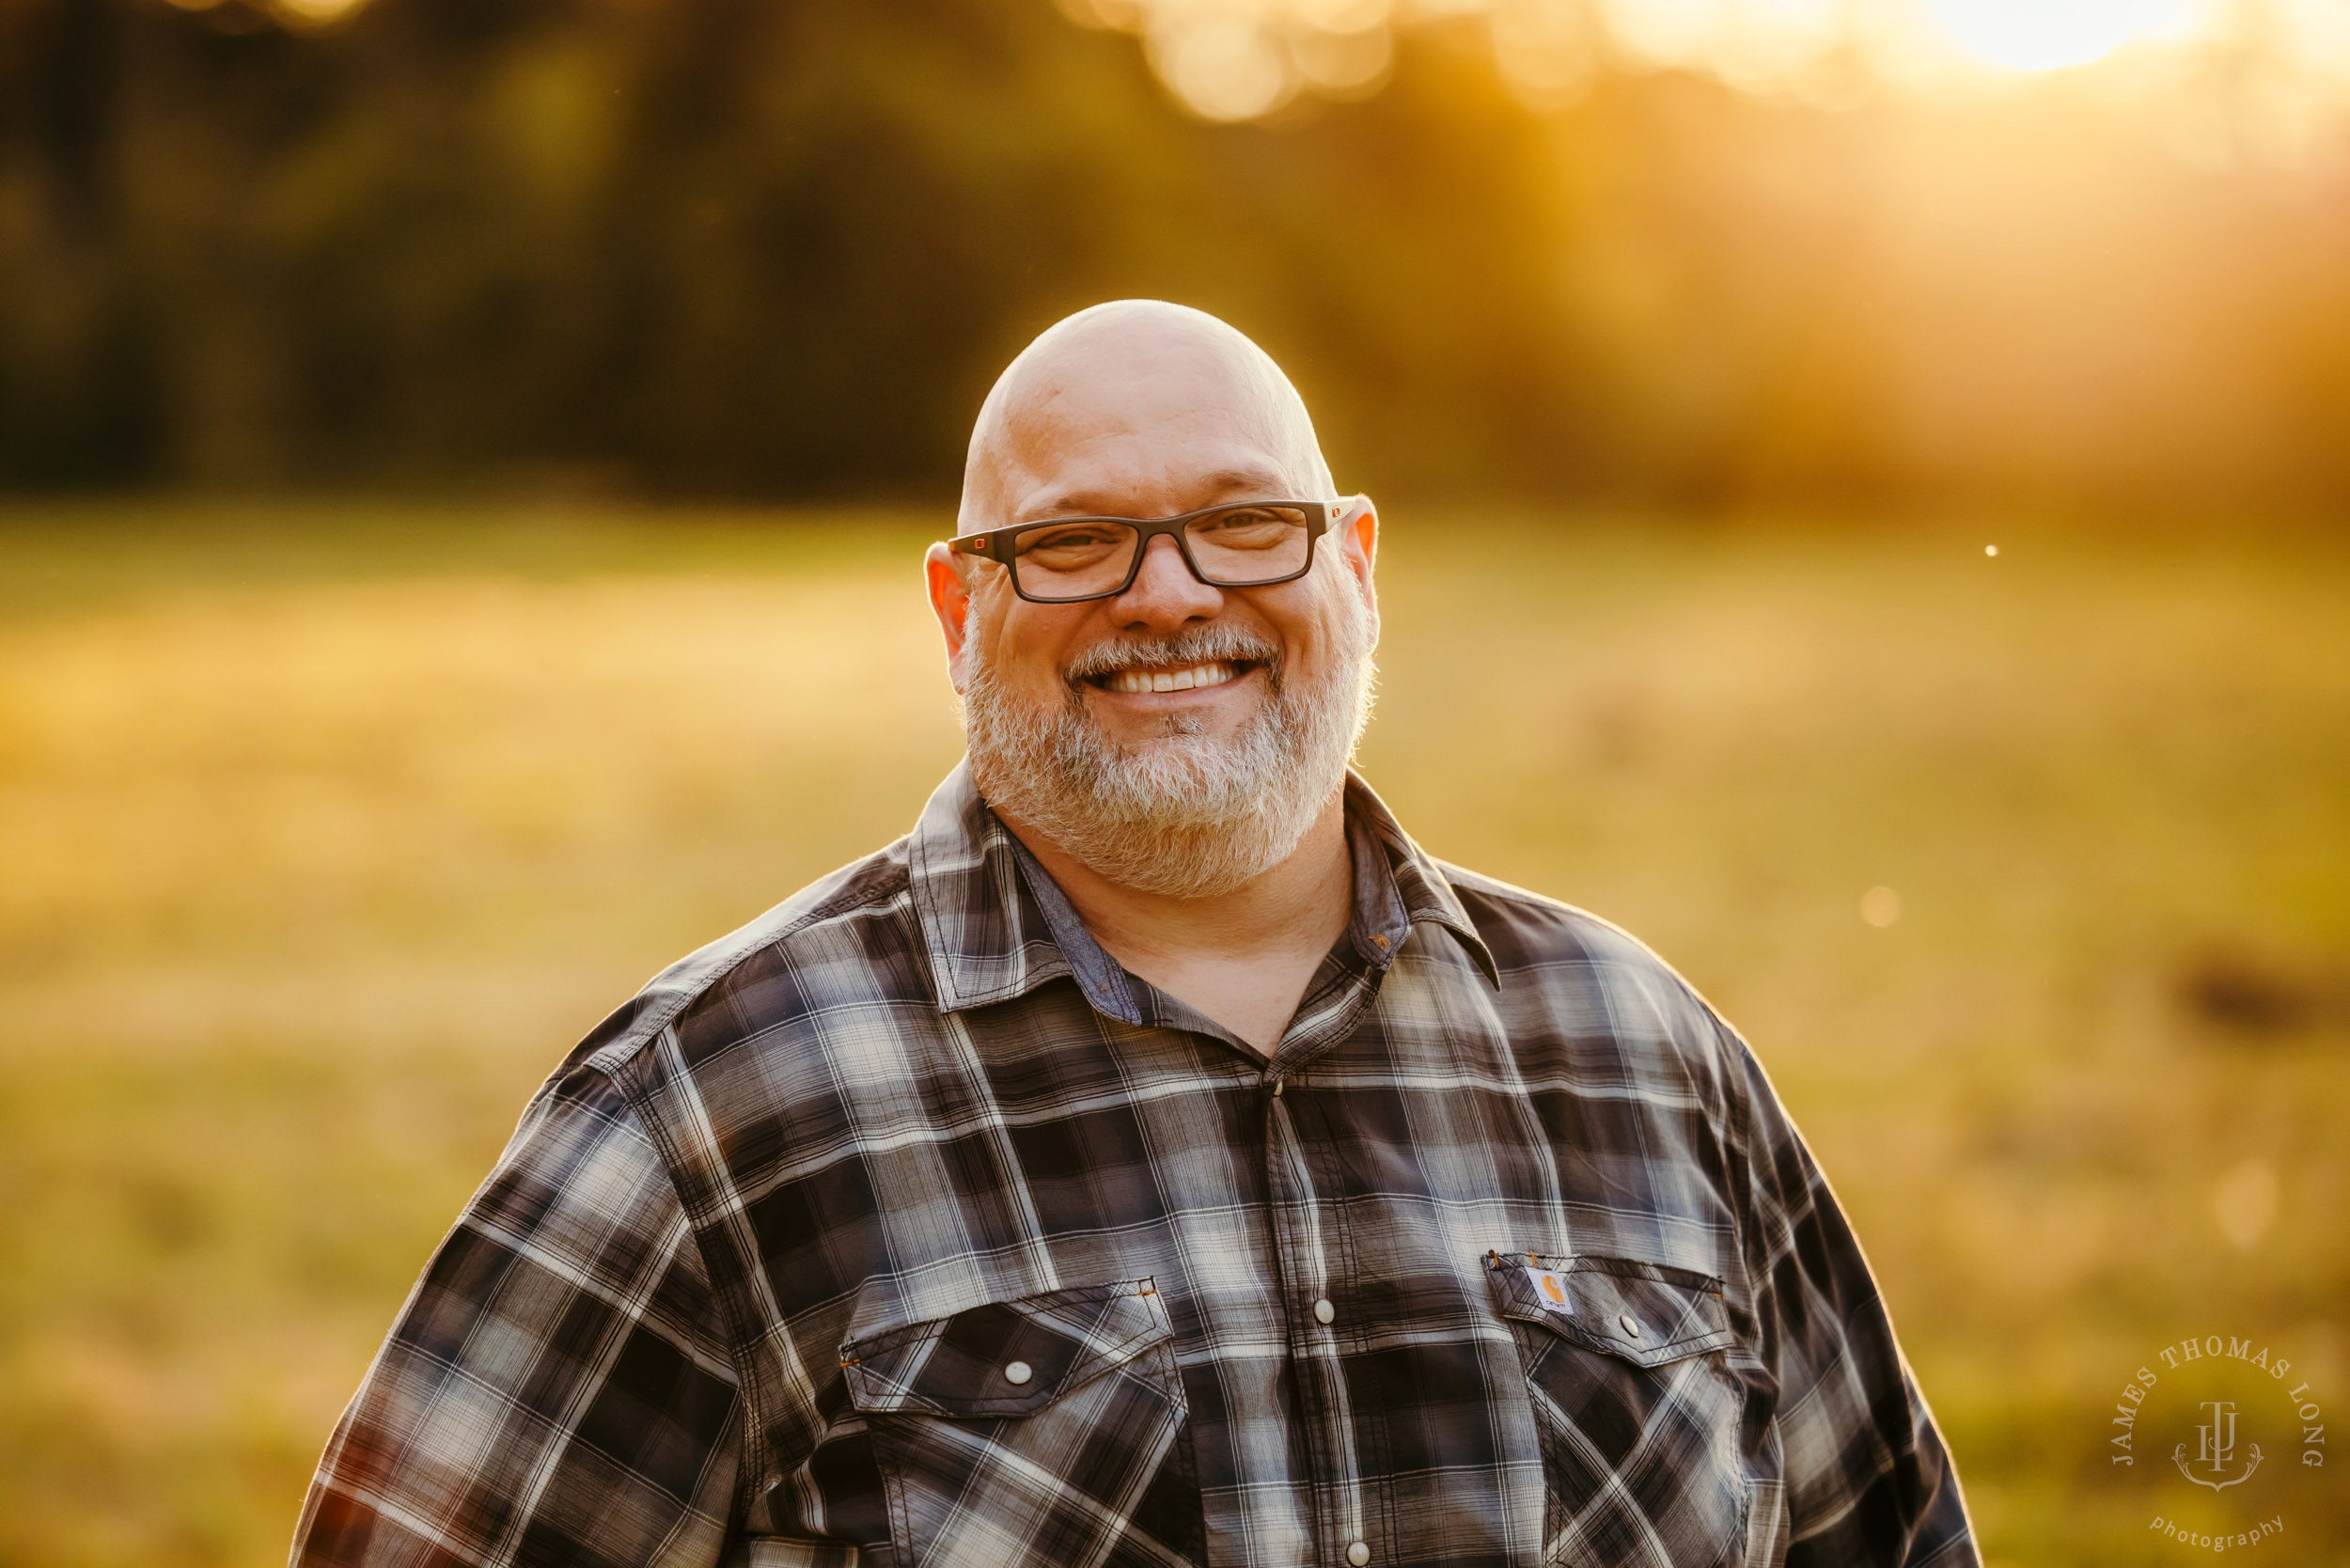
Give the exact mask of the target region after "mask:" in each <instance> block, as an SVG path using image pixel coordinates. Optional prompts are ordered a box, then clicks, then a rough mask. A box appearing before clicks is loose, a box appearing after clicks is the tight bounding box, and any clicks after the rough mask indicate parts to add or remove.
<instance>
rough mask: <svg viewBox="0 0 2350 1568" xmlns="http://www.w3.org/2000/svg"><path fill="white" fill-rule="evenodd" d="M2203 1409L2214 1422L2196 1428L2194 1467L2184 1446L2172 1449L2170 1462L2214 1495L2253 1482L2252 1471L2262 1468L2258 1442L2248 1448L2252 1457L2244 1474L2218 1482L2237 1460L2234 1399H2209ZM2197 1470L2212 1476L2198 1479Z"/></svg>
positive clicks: (2187, 1477)
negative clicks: (2229, 1463) (2231, 1462)
mask: <svg viewBox="0 0 2350 1568" xmlns="http://www.w3.org/2000/svg"><path fill="white" fill-rule="evenodd" d="M2203 1409H2204V1411H2205V1412H2207V1413H2208V1414H2209V1416H2210V1417H2211V1419H2209V1420H2207V1421H2205V1422H2203V1423H2202V1424H2201V1426H2198V1427H2197V1428H2196V1429H2195V1434H2196V1438H2197V1442H2196V1449H2195V1461H2194V1464H2193V1465H2192V1466H2190V1465H2189V1464H2188V1463H2187V1457H2186V1444H2185V1443H2181V1444H2180V1445H2179V1446H2178V1447H2177V1448H2175V1449H2172V1450H2170V1459H2171V1462H2172V1463H2173V1464H2175V1465H2177V1466H2178V1467H2179V1474H2181V1475H2183V1476H2185V1477H2186V1479H2187V1480H2189V1481H2191V1482H2194V1483H2195V1484H2196V1485H2198V1486H2208V1487H2210V1488H2211V1489H2212V1490H2213V1491H2215V1492H2224V1491H2226V1490H2227V1489H2228V1488H2229V1487H2231V1486H2240V1485H2242V1484H2243V1483H2244V1482H2248V1481H2249V1480H2251V1479H2252V1472H2253V1471H2254V1470H2257V1469H2259V1468H2260V1467H2261V1446H2260V1445H2259V1444H2258V1443H2252V1444H2248V1445H2247V1447H2246V1452H2247V1453H2248V1455H2249V1456H2250V1457H2249V1458H2248V1459H2247V1460H2246V1462H2245V1466H2244V1473H2243V1474H2241V1475H2237V1476H2232V1477H2229V1478H2228V1479H2227V1480H2224V1481H2223V1480H2220V1479H2218V1478H2219V1477H2220V1476H2222V1475H2223V1474H2225V1473H2226V1471H2227V1468H2228V1462H2229V1461H2230V1460H2232V1459H2233V1458H2234V1457H2235V1403H2234V1402H2233V1401H2232V1400H2224V1399H2207V1400H2205V1401H2204V1402H2203ZM2197 1468H2207V1469H2209V1470H2210V1471H2211V1474H2210V1475H2209V1476H2199V1475H2197V1474H2196V1473H2195V1471H2196V1469H2197Z"/></svg>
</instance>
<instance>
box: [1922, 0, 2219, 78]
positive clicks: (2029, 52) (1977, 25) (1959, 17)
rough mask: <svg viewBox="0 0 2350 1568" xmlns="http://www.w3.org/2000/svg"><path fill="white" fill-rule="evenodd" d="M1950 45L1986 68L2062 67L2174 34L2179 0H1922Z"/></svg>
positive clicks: (2182, 20)
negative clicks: (2137, 42)
mask: <svg viewBox="0 0 2350 1568" xmlns="http://www.w3.org/2000/svg"><path fill="white" fill-rule="evenodd" d="M1926 9H1927V11H1928V12H1929V13H1930V14H1931V16H1932V18H1933V20H1934V22H1935V24H1936V25H1937V26H1938V27H1939V28H1940V30H1941V31H1942V32H1943V33H1944V34H1945V35H1946V36H1947V37H1948V39H1949V40H1950V42H1951V44H1952V45H1953V46H1954V47H1955V48H1957V49H1958V50H1959V51H1961V52H1962V53H1964V54H1966V55H1969V56H1971V57H1973V58H1974V59H1977V60H1979V61H1982V63H1983V64H1986V65H1994V66H2002V67H2005V68H2006V69H2008V70H2010V71H2061V70H2063V69H2065V68H2066V67H2068V66H2083V65H2089V64H2092V63H2093V62H2095V61H2097V60H2102V59H2104V58H2105V57H2106V56H2107V55H2110V54H2112V53H2113V52H2114V51H2115V50H2117V49H2120V48H2121V47H2122V46H2123V44H2126V43H2130V42H2133V41H2135V40H2137V39H2142V38H2154V37H2166V36H2173V37H2174V36H2176V35H2177V34H2178V33H2179V32H2180V31H2181V30H2182V29H2183V28H2184V27H2185V26H2186V24H2187V22H2188V20H2189V19H2188V17H2187V15H2186V5H2185V4H2183V3H2182V0H1926Z"/></svg>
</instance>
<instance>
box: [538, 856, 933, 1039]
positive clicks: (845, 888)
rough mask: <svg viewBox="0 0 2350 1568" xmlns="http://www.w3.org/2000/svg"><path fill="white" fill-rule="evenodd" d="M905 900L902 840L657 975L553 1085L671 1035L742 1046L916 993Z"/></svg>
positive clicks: (918, 973)
mask: <svg viewBox="0 0 2350 1568" xmlns="http://www.w3.org/2000/svg"><path fill="white" fill-rule="evenodd" d="M906 891H907V869H906V841H905V840H904V839H899V840H898V841H897V842H896V843H893V844H891V845H889V846H888V847H887V848H885V849H882V850H879V851H876V852H875V853H874V854H872V855H867V856H866V857H865V858H864V859H862V860H857V861H854V862H852V863H850V864H849V865H846V866H843V867H841V868H840V869H839V870H837V871H834V872H832V873H831V874H830V875H828V876H824V877H820V878H818V879H817V880H816V881H814V882H812V883H810V884H808V885H807V886H806V887H803V888H801V889H800V890H799V891H798V892H796V893H794V894H792V895H791V897H790V898H788V899H786V900H784V901H783V902H781V903H779V904H776V906H775V907H774V908H773V909H770V910H768V911H767V912H766V913H765V914H763V915H761V916H760V917H758V918H757V919H755V920H752V921H750V922H749V923H747V924H745V925H744V926H742V927H740V928H738V929H737V930H735V931H732V932H729V933H728V934H726V935H725V936H722V937H720V938H718V940H716V941H715V942H712V943H710V944H708V945H707V946H705V947H703V948H700V949H697V950H696V951H694V952H692V953H689V954H687V955H686V956H685V957H683V958H682V959H680V960H678V961H677V962H676V963H675V964H670V965H669V966H668V967H667V968H666V969H664V970H662V971H661V972H660V973H659V974H657V975H655V976H654V977H653V978H652V979H651V980H649V981H647V982H646V984H645V987H644V989H643V990H641V991H639V992H637V994H636V995H635V996H632V997H630V998H629V999H628V1000H627V1001H626V1002H624V1003H622V1004H621V1005H620V1006H619V1008H617V1009H615V1010H614V1011H612V1012H611V1013H610V1014H609V1015H608V1016H606V1017H605V1018H604V1020H603V1022H602V1023H601V1024H599V1025H597V1026H596V1027H595V1028H594V1029H592V1030H590V1031H589V1032H588V1035H587V1038H586V1039H585V1040H583V1041H581V1042H580V1043H579V1044H578V1045H577V1046H575V1047H574V1048H573V1049H572V1053H571V1055H570V1057H569V1058H566V1060H565V1062H564V1065H563V1068H562V1069H559V1070H558V1071H557V1073H556V1078H557V1079H558V1080H559V1079H561V1078H562V1077H563V1076H564V1075H565V1074H566V1073H569V1072H572V1071H574V1070H581V1069H584V1070H587V1071H589V1072H593V1073H595V1074H601V1075H603V1076H605V1077H615V1076H619V1075H620V1074H623V1073H624V1071H625V1070H626V1069H627V1068H628V1067H629V1065H630V1064H631V1063H632V1062H633V1061H634V1060H635V1058H637V1057H638V1056H640V1055H641V1054H642V1053H643V1052H644V1050H645V1048H646V1047H647V1046H648V1045H649V1044H650V1043H652V1042H653V1041H655V1040H657V1039H658V1038H660V1036H661V1035H662V1034H663V1033H664V1032H665V1031H666V1030H669V1029H671V1028H673V1027H674V1028H676V1029H677V1030H678V1031H679V1033H680V1034H681V1036H700V1037H707V1036H708V1035H709V1034H711V1033H712V1032H713V1030H716V1031H722V1032H724V1033H726V1034H727V1035H729V1036H730V1037H734V1038H740V1037H741V1036H743V1035H744V1034H749V1033H755V1032H758V1031H759V1030H760V1028H762V1027H768V1026H770V1025H771V1024H773V1023H775V1022H780V1021H782V1020H784V1019H787V1018H789V1017H791V1015H793V1014H795V1013H801V1012H805V1011H811V1010H815V1009H821V1008H825V1007H838V1006H854V1005H855V1004H856V1003H857V1002H859V1001H861V1000H865V999H867V998H869V997H870V996H875V995H876V994H881V993H889V992H894V991H901V990H909V989H911V990H915V991H921V988H922V987H923V986H924V985H925V983H926V982H925V980H924V978H923V977H924V973H925V971H924V969H923V966H922V964H920V963H919V962H917V955H915V954H914V953H913V952H912V946H913V944H912V940H911V937H910V934H909V932H908V926H907V921H908V919H909V918H910V917H909V915H908V912H907V911H906V909H905V907H904V906H905V896H906ZM922 994H923V995H925V996H926V995H927V992H923V993H922Z"/></svg>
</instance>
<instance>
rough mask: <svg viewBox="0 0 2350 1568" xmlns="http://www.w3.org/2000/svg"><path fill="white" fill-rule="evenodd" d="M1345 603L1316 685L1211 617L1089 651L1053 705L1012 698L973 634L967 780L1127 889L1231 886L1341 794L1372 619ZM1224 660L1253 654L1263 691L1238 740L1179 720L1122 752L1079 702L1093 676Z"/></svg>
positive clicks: (1364, 714)
mask: <svg viewBox="0 0 2350 1568" xmlns="http://www.w3.org/2000/svg"><path fill="white" fill-rule="evenodd" d="M1349 587H1351V585H1349ZM1348 604H1349V605H1350V607H1351V608H1352V609H1353V610H1354V612H1355V613H1354V614H1352V615H1351V616H1350V617H1349V624H1348V627H1347V643H1348V646H1347V647H1346V649H1345V650H1344V652H1343V658H1342V661H1341V663H1340V666H1339V667H1338V668H1337V669H1335V670H1333V671H1332V672H1331V675H1330V678H1329V679H1328V680H1327V681H1324V682H1321V683H1320V684H1319V686H1318V687H1315V688H1305V687H1302V686H1300V685H1299V684H1298V683H1296V682H1291V681H1287V680H1285V679H1284V674H1285V672H1284V670H1283V668H1282V666H1281V661H1280V651H1279V650H1278V649H1277V648H1275V647H1274V646H1272V645H1271V644H1269V643H1267V642H1265V641H1263V640H1262V639H1261V638H1259V637H1257V636H1254V635H1250V634H1248V633H1246V632H1242V631H1239V630H1238V629H1236V628H1232V627H1229V626H1220V625H1208V626H1201V627H1197V628H1194V629H1192V630H1189V631H1185V632H1180V633H1177V634H1176V635H1173V636H1169V637H1149V638H1141V639H1137V640H1135V641H1131V642H1117V643H1110V644H1105V645H1103V646H1100V647H1097V648H1093V649H1089V650H1088V651H1086V652H1085V653H1084V654H1081V655H1079V657H1078V658H1077V659H1076V660H1075V661H1074V662H1073V666H1072V668H1071V669H1070V671H1069V672H1068V679H1069V681H1070V690H1069V699H1068V701H1067V702H1065V703H1063V704H1062V705H1061V706H1060V707H1059V708H1058V710H1057V711H1056V710H1052V709H1047V708H1042V707H1037V706H1031V705H1029V704H1026V703H1025V702H1023V701H1021V700H1020V699H1018V698H1014V697H1013V696H1012V695H1011V694H1010V693H1009V692H1007V691H1006V690H1005V689H1004V687H1003V685H1002V683H1001V682H998V681H997V680H996V678H995V670H994V669H993V668H991V667H990V666H989V665H988V664H987V661H986V658H985V655H984V654H983V653H982V652H981V651H980V650H981V648H982V646H983V644H982V642H981V640H980V639H978V638H974V639H973V640H972V641H971V642H970V643H968V644H967V645H966V650H967V654H966V660H965V664H964V687H963V727H964V737H965V741H966V744H967V745H968V746H969V749H970V755H971V776H972V779H973V781H974V782H975V783H976V784H977V785H978V786H979V793H980V795H981V796H982V797H983V798H984V799H986V801H987V802H988V804H989V805H991V806H993V807H995V808H996V809H997V810H998V811H1000V812H1002V813H1003V814H1004V815H1006V816H1008V817H1011V818H1012V819H1013V820H1014V821H1016V822H1019V823H1023V824H1024V825H1026V826H1028V827H1032V828H1034V829H1035V830H1036V831H1038V832H1040V833H1042V834H1043V835H1044V836H1045V837H1046V838H1048V839H1051V840H1052V841H1053V842H1054V843H1055V844H1057V845H1058V846H1059V847H1060V848H1061V849H1062V850H1063V851H1065V852H1067V853H1068V854H1070V855H1073V856H1075V857H1076V859H1077V860H1078V861H1079V862H1080V863H1082V864H1083V865H1085V866H1086V867H1087V868H1088V869H1089V870H1092V871H1093V872H1095V873H1096V874H1097V875H1099V876H1102V877H1105V878H1107V879H1108V880H1109V881H1111V882H1115V883H1117V884H1119V885H1120V886H1125V887H1131V888H1134V889H1135V890H1136V891H1138V892H1144V893H1154V894H1159V895H1162V896H1164V897H1168V898H1179V899H1198V898H1212V897H1214V895H1216V894H1219V893H1228V892H1230V891H1231V890H1232V889H1233V888H1235V887H1238V886H1242V885H1243V884H1244V883H1246V882H1248V881H1250V880H1252V879H1253V878H1255V877H1257V876H1260V875H1261V874H1262V873H1263V872H1265V871H1266V870H1270V869H1272V868H1273V867H1275V866H1277V865H1278V864H1280V863H1281V862H1282V861H1283V860H1285V859H1287V858H1288V857H1289V856H1290V855H1291V854H1292V853H1293V852H1294V851H1295V850H1296V848H1297V846H1298V843H1299V841H1300V840H1301V839H1304V838H1305V836H1306V832H1307V830H1308V828H1310V827H1311V826H1312V825H1313V823H1314V822H1315V820H1316V819H1317V818H1318V817H1320V816H1321V815H1322V813H1323V811H1324V808H1327V807H1328V806H1329V804H1330V802H1331V800H1332V799H1333V798H1334V797H1336V796H1337V795H1338V793H1339V792H1340V789H1341V788H1343V787H1344V784H1345V782H1346V764H1347V760H1348V759H1349V758H1351V757H1352V756H1353V755H1354V753H1355V742H1356V741H1357V740H1359V739H1360V738H1361V736H1362V732H1363V726H1364V725H1365V724H1366V723H1368V722H1369V721H1370V718H1371V679H1372V674H1373V670H1372V667H1371V648H1370V637H1369V635H1368V632H1369V626H1368V619H1369V618H1368V617H1367V616H1365V615H1364V614H1362V612H1361V607H1360V605H1359V604H1355V602H1354V601H1353V599H1352V596H1351V595H1350V596H1349V599H1348ZM1217 659H1231V660H1242V659H1245V660H1252V661H1255V662H1257V663H1258V664H1260V665H1261V666H1262V668H1263V673H1264V676H1265V682H1266V687H1267V696H1266V698H1265V701H1264V702H1263V704H1262V705H1261V707H1260V708H1259V709H1258V711H1257V712H1256V713H1253V714H1251V715H1250V716H1249V718H1248V720H1247V722H1246V723H1245V724H1244V725H1243V726H1242V727H1241V729H1240V730H1239V731H1238V732H1237V733H1236V734H1234V735H1232V736H1231V737H1230V739H1229V740H1217V739H1214V738H1211V737H1209V736H1207V735H1205V734H1203V733H1201V730H1200V727H1199V721H1198V720H1196V719H1193V718H1190V717H1188V716H1176V717H1170V718H1169V719H1168V720H1167V728H1166V730H1165V731H1164V733H1162V734H1160V735H1157V736H1153V737H1152V738H1151V739H1149V740H1147V741H1143V742H1139V743H1136V744H1135V745H1120V744H1119V743H1117V742H1114V741H1112V740H1111V739H1110V738H1109V737H1108V736H1107V735H1105V734H1104V733H1103V731H1102V729H1101V727H1100V726H1099V725H1097V724H1096V723H1095V722H1094V720H1093V716H1092V715H1091V714H1090V713H1088V712H1087V711H1086V706H1085V697H1084V693H1083V691H1082V689H1081V688H1080V685H1079V682H1081V681H1082V680H1083V679H1084V678H1085V677H1087V676H1090V675H1099V674H1105V673H1107V672H1109V671H1112V670H1116V669H1120V668H1123V667H1126V666H1130V665H1190V664H1204V663H1207V662H1209V661H1211V660H1217Z"/></svg>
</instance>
